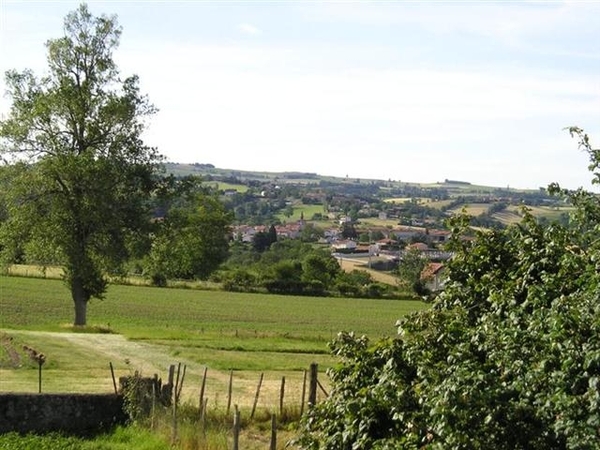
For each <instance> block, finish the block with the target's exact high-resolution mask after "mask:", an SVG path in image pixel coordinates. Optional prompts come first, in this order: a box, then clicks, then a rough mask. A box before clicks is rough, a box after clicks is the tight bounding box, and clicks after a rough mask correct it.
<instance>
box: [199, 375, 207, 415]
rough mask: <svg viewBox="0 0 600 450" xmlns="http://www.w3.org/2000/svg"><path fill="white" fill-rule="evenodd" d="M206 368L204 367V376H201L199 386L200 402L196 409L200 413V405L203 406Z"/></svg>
mask: <svg viewBox="0 0 600 450" xmlns="http://www.w3.org/2000/svg"><path fill="white" fill-rule="evenodd" d="M207 371H208V367H206V366H205V367H204V375H203V376H202V385H201V386H200V400H199V401H198V407H199V408H200V410H201V411H202V405H204V389H205V387H206V372H207Z"/></svg>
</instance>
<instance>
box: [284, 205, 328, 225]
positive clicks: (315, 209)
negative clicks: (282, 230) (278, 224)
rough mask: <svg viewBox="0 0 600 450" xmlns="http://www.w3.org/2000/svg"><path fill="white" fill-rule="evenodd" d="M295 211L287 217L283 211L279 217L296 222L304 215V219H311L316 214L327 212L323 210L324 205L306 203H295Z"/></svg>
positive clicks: (285, 220)
mask: <svg viewBox="0 0 600 450" xmlns="http://www.w3.org/2000/svg"><path fill="white" fill-rule="evenodd" d="M293 208H294V213H293V214H292V215H291V216H290V217H287V216H286V215H285V214H283V213H279V214H277V217H278V218H279V220H281V221H282V222H295V221H298V220H300V218H301V217H302V216H304V220H310V219H311V218H312V216H313V215H314V214H317V213H321V214H325V211H324V210H323V205H305V204H297V205H293Z"/></svg>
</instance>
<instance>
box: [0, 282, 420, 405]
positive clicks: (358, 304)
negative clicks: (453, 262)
mask: <svg viewBox="0 0 600 450" xmlns="http://www.w3.org/2000/svg"><path fill="white" fill-rule="evenodd" d="M424 308H427V305H426V304H424V303H422V302H418V301H400V300H372V299H339V298H318V297H296V296H276V295H261V294H242V293H228V292H223V291H202V290H194V289H169V288H152V287H142V286H123V285H113V286H110V288H109V290H108V293H107V295H106V298H105V299H104V300H102V301H100V300H92V301H91V302H90V304H89V306H88V325H89V326H90V327H96V328H98V329H102V330H104V331H111V334H85V333H72V331H73V330H72V329H71V328H70V323H71V322H72V319H73V317H72V316H73V305H72V301H71V300H70V294H69V292H68V290H67V289H66V287H65V286H64V284H63V283H62V282H61V281H59V280H50V279H36V278H21V277H6V276H1V277H0V334H4V336H10V337H11V338H12V339H13V341H12V342H13V347H14V348H16V349H17V350H18V349H20V347H21V346H22V345H25V344H26V345H29V346H30V347H33V348H35V349H36V350H38V351H40V352H43V353H45V354H46V355H47V356H48V362H47V363H46V369H45V374H46V375H45V386H46V389H48V390H51V391H79V392H80V391H106V390H110V389H112V381H111V376H110V372H109V370H108V364H109V362H111V363H113V365H114V367H115V370H116V372H117V376H118V375H123V374H124V373H125V374H126V373H130V372H132V371H135V370H140V371H142V372H144V373H146V374H149V375H150V374H152V373H155V372H156V371H160V372H159V375H162V376H165V375H166V374H165V372H166V369H167V368H168V365H169V364H172V363H176V362H182V363H184V364H186V365H187V366H188V374H187V375H186V380H188V381H187V382H186V383H190V384H189V385H188V384H186V388H187V389H189V391H187V394H188V395H189V396H191V397H193V396H194V395H195V394H194V392H196V391H197V388H198V386H199V383H200V377H201V374H202V371H203V368H205V367H206V368H208V369H209V375H208V376H209V386H211V389H213V390H212V391H211V393H210V394H208V395H211V397H215V398H217V399H220V401H221V402H222V401H223V397H224V395H225V394H224V393H226V392H227V381H228V376H229V371H230V370H233V371H235V378H236V387H235V388H234V392H238V394H239V396H240V398H239V399H238V400H237V401H238V403H240V405H247V404H249V403H250V402H251V399H252V397H253V395H254V389H255V388H256V382H257V380H258V377H259V374H260V373H265V382H264V387H263V390H264V391H265V395H268V392H269V391H270V392H271V393H272V394H273V395H275V394H276V393H277V392H278V389H279V382H280V381H279V380H280V379H281V377H282V376H285V377H286V378H287V380H288V381H287V386H288V388H289V389H291V390H293V391H294V392H296V395H299V394H298V393H299V392H300V390H301V384H302V373H303V370H304V369H306V368H308V366H309V365H310V363H311V362H317V363H318V364H319V365H320V367H321V368H322V369H325V368H327V367H329V366H330V365H331V364H333V363H334V359H333V357H332V356H331V355H330V353H329V350H328V347H327V343H328V342H329V341H331V340H332V339H333V338H334V337H335V336H336V334H337V333H338V332H340V331H354V332H355V333H357V334H359V335H361V334H366V335H367V336H369V337H370V338H372V339H374V340H375V339H377V338H380V337H383V336H393V335H395V333H396V329H395V326H394V324H395V322H396V320H397V319H399V318H400V317H402V316H403V315H405V314H407V313H409V312H412V311H416V310H419V309H424ZM21 353H22V352H21ZM23 359H26V358H23V357H22V361H21V364H20V366H19V367H17V366H16V365H14V364H13V365H12V366H11V364H10V358H9V355H8V354H7V350H6V346H4V347H1V346H0V390H2V391H7V390H17V391H23V390H25V391H28V390H35V389H36V388H37V384H36V377H37V370H36V367H35V365H33V364H31V363H30V362H29V363H27V362H26V361H23ZM209 391H210V389H209ZM215 401H216V400H215ZM270 403H276V401H275V400H273V399H271V400H270Z"/></svg>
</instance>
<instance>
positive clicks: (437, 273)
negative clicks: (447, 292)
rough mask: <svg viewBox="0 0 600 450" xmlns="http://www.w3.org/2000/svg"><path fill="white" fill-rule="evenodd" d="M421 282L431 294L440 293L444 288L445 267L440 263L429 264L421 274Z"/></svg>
mask: <svg viewBox="0 0 600 450" xmlns="http://www.w3.org/2000/svg"><path fill="white" fill-rule="evenodd" d="M421 280H423V281H424V282H425V286H426V287H427V289H429V291H431V292H438V291H441V290H442V289H443V287H444V282H445V281H446V279H445V267H444V265H443V264H442V263H437V262H431V263H429V264H427V266H425V268H424V269H423V272H421Z"/></svg>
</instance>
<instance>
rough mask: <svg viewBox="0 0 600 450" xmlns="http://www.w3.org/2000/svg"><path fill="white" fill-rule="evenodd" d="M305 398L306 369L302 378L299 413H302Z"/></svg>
mask: <svg viewBox="0 0 600 450" xmlns="http://www.w3.org/2000/svg"><path fill="white" fill-rule="evenodd" d="M305 398H306V369H304V379H303V380H302V403H300V415H302V414H304V399H305Z"/></svg>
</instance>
